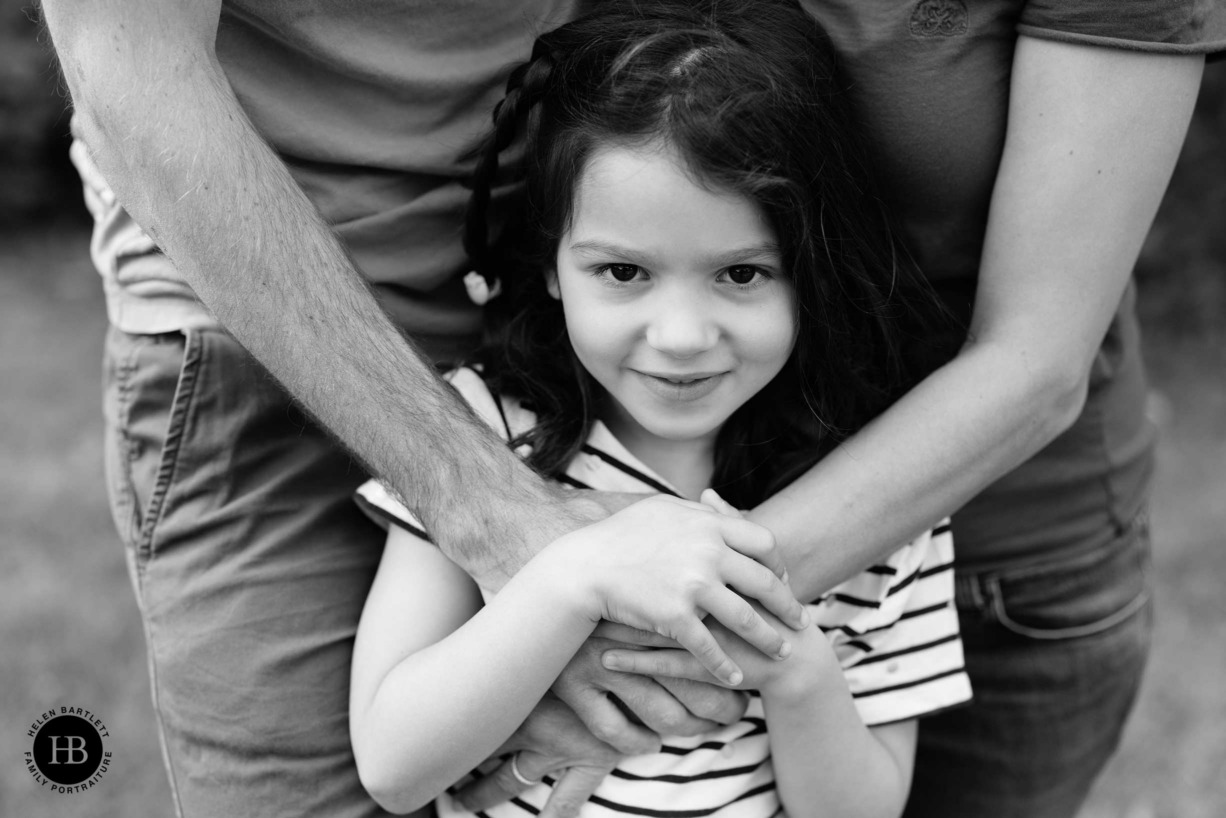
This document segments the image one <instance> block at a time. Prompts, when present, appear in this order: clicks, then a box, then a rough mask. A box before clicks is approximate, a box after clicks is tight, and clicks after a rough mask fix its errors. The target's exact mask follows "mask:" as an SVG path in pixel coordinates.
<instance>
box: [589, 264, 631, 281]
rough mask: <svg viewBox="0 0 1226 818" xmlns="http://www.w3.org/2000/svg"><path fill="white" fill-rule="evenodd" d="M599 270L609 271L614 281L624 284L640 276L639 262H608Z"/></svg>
mask: <svg viewBox="0 0 1226 818" xmlns="http://www.w3.org/2000/svg"><path fill="white" fill-rule="evenodd" d="M599 272H601V273H608V274H609V275H610V276H612V278H613V280H614V281H620V282H622V283H623V284H624V283H626V282H629V281H633V280H634V279H635V278H637V277H638V274H639V266H638V265H637V264H606V265H605V266H603V267H601V268H600V270H599Z"/></svg>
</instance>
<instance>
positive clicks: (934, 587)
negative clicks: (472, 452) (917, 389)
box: [359, 370, 970, 818]
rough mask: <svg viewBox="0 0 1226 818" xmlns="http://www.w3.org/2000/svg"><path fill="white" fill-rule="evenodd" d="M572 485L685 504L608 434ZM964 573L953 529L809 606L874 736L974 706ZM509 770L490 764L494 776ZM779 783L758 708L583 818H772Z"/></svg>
mask: <svg viewBox="0 0 1226 818" xmlns="http://www.w3.org/2000/svg"><path fill="white" fill-rule="evenodd" d="M450 380H451V382H452V384H453V385H454V386H455V387H456V389H457V390H458V391H459V392H460V394H461V395H463V396H464V397H465V398H466V399H467V400H468V401H469V402H470V403H471V404H472V405H473V407H474V410H475V411H476V412H477V414H478V415H479V416H481V417H482V418H483V419H485V421H486V422H487V423H489V424H490V425H491V427H492V428H494V429H495V431H497V432H498V433H499V435H500V436H501V437H502V438H503V439H504V440H512V439H514V438H516V437H517V436H519V435H521V434H523V433H524V432H525V431H527V430H529V429H530V428H531V425H532V423H533V417H532V414H531V413H530V412H527V411H526V410H524V409H523V407H522V406H520V405H519V404H518V403H517V402H515V401H512V400H501V401H500V400H496V399H495V398H494V397H493V396H492V395H491V394H490V393H489V390H488V389H486V388H485V384H484V382H483V381H481V379H480V376H478V375H477V374H476V373H474V372H472V370H460V371H459V372H458V373H456V374H455V375H453V376H452V377H451V378H450ZM562 482H564V483H565V484H567V485H570V486H572V487H578V488H593V489H597V490H600V491H617V492H631V493H646V494H653V493H658V492H661V491H665V492H668V493H670V494H676V492H675V490H674V489H673V488H672V487H671V486H670V485H669V484H668V482H667V481H665V480H664V479H663V478H661V477H660V476H659V475H657V474H655V473H654V472H652V471H651V469H650V468H648V467H647V466H646V465H645V464H643V463H642V462H641V461H639V460H638V459H637V458H635V457H634V456H633V455H632V454H630V452H629V451H627V450H626V449H625V447H624V446H622V445H621V443H620V442H619V441H618V440H617V439H616V438H615V437H614V436H613V435H612V433H610V432H609V430H608V429H607V428H606V427H605V426H604V424H603V423H600V422H597V423H596V424H594V425H593V428H592V432H591V434H590V435H589V437H588V441H587V443H586V444H585V445H584V446H583V448H582V451H580V452H579V454H577V455H576V456H575V458H574V460H573V461H572V462H571V464H570V466H569V467H568V468H567V471H566V475H565V477H564V479H563V481H562ZM359 495H360V497H361V502H362V506H363V508H366V509H367V511H368V512H369V513H371V514H372V515H373V516H376V517H378V518H380V519H390V520H393V521H395V522H397V523H398V524H400V525H403V526H405V527H410V530H413V529H417V531H420V528H421V527H420V524H419V523H418V522H417V520H416V519H415V518H413V516H412V515H411V514H410V513H409V512H408V511H407V509H405V508H404V506H403V505H401V504H400V503H399V502H397V501H396V499H395V498H394V497H392V495H391V494H390V493H389V492H387V491H386V489H384V488H383V487H382V486H380V485H379V484H378V483H375V482H373V481H372V482H371V483H367V484H366V485H364V486H363V487H362V488H361V489H359ZM421 535H422V536H425V533H424V532H421ZM952 567H953V540H952V536H951V534H950V528H949V525H948V523H942V524H941V525H939V526H937V527H936V528H935V529H934V530H933V531H931V532H929V533H928V534H925V535H923V536H921V537H918V538H916V539H915V540H914V541H912V542H910V543H908V544H907V545H905V546H903V547H902V548H900V549H899V550H898V551H896V552H894V553H893V554H891V555H890V557H889V558H888V559H886V560H883V561H881V562H880V563H878V564H877V565H874V566H872V567H871V568H869V569H867V570H865V571H864V572H862V573H860V574H858V575H856V576H854V577H852V578H851V579H849V580H847V581H846V582H844V583H842V584H840V585H839V586H837V587H835V588H833V589H831V591H830V592H829V593H827V594H825V595H824V596H823V597H822V598H821V599H819V600H816V601H815V602H814V603H813V604H811V605H809V611H810V615H811V617H812V618H813V620H814V622H816V624H817V626H818V627H820V628H821V629H822V631H823V632H824V633H825V634H826V636H827V638H828V639H829V640H830V642H831V644H832V645H833V646H834V650H835V653H836V655H837V656H838V658H839V661H840V663H841V664H842V667H843V670H844V674H845V676H846V679H847V684H848V688H849V689H850V691H851V695H852V700H853V702H854V703H855V706H856V708H857V710H858V711H859V713H860V715H861V717H862V718H863V719H864V721H865V723H866V724H869V725H879V724H889V723H893V722H897V721H903V720H906V719H911V718H916V717H919V716H923V715H927V714H931V713H936V712H939V711H942V710H946V709H949V708H950V707H954V706H957V705H959V704H962V703H964V702H966V701H968V700H969V699H970V683H969V681H968V680H967V677H966V673H965V670H964V667H963V658H962V643H961V640H960V639H959V636H958V618H957V613H956V611H955V610H954V607H953V579H954V576H953V570H952ZM497 765H498V762H497V761H494V762H489V763H487V765H484V766H483V770H482V771H484V772H486V773H488V772H489V771H490V770H492V769H495V768H496V767H497ZM482 771H478V772H476V773H475V774H476V775H480V774H482ZM773 780H774V774H773V771H772V768H771V764H770V753H769V745H768V743H767V736H766V729H765V719H764V714H763V709H762V702H761V699H760V697H758V696H753V697H752V698H751V700H750V705H749V710H748V712H747V713H746V715H745V717H744V718H742V719H741V720H740V721H738V722H736V723H735V724H732V725H728V726H725V727H721V728H719V729H718V730H715V731H712V732H711V733H706V734H703V735H701V736H695V737H687V738H679V737H669V738H667V739H666V740H665V742H664V747H663V748H662V749H661V751H660V752H658V753H652V754H649V755H642V756H635V757H633V758H628V759H625V760H624V761H623V762H622V763H621V765H619V767H618V769H617V770H616V771H614V773H613V774H612V775H610V776H609V777H608V778H606V779H605V781H604V783H603V784H602V785H601V786H600V788H599V789H598V790H597V792H596V794H595V796H593V798H592V799H591V800H590V801H589V802H588V803H587V804H586V805H585V806H584V808H583V811H582V816H583V818H628V816H648V818H707V816H717V818H770V816H774V815H775V814H776V813H778V812H779V811H780V804H779V799H778V797H777V795H776V793H775V789H774V785H773ZM697 782H701V783H700V784H699V783H697ZM552 783H553V782H552V780H551V779H546V781H544V782H542V783H541V784H539V785H537V786H535V787H532V788H530V789H529V790H527V791H526V792H524V793H522V794H521V795H520V796H519V797H518V798H516V799H514V800H512V801H509V802H507V803H504V804H501V805H498V806H496V807H493V808H491V809H488V810H485V811H483V812H481V813H477V816H478V818H526V816H532V815H536V814H538V813H539V812H540V810H541V809H542V808H543V807H544V805H545V802H546V800H547V799H548V797H549V792H550V785H551V784H552ZM438 808H439V816H440V818H458V816H469V815H472V813H469V812H467V811H465V810H463V809H461V808H460V807H459V806H458V805H457V804H456V803H455V802H454V801H453V800H452V799H451V798H450V797H449V796H443V797H442V798H440V800H439V804H438Z"/></svg>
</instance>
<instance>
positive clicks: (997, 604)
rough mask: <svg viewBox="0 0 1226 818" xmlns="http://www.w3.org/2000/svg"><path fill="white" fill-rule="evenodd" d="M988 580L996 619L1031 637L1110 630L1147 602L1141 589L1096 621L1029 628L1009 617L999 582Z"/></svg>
mask: <svg viewBox="0 0 1226 818" xmlns="http://www.w3.org/2000/svg"><path fill="white" fill-rule="evenodd" d="M990 582H991V589H992V611H993V612H994V613H995V614H996V621H997V622H999V623H1000V625H1001V626H1002V627H1003V628H1005V629H1006V630H1008V631H1011V632H1013V633H1016V634H1018V635H1019V636H1027V637H1030V638H1031V639H1052V640H1055V639H1077V638H1080V637H1082V636H1093V635H1094V634H1096V633H1102V632H1103V631H1106V630H1110V629H1111V628H1113V627H1115V626H1116V625H1118V624H1120V623H1121V622H1124V621H1125V620H1127V619H1129V618H1130V617H1132V616H1133V615H1134V614H1136V613H1137V612H1138V611H1140V610H1141V609H1142V608H1144V607H1145V605H1146V604H1147V603H1148V602H1149V590H1148V589H1142V590H1141V592H1140V593H1138V594H1137V596H1136V597H1134V598H1133V599H1132V601H1131V602H1129V603H1128V604H1127V605H1125V606H1124V607H1123V608H1120V609H1119V610H1118V611H1116V612H1115V613H1113V614H1110V615H1109V616H1107V617H1105V618H1103V619H1099V620H1098V621H1096V622H1090V623H1087V624H1085V625H1072V626H1070V627H1067V628H1031V627H1029V626H1027V625H1022V624H1020V623H1018V622H1015V621H1013V619H1011V618H1010V617H1009V614H1007V613H1006V612H1005V604H1004V595H1003V594H1001V592H1000V584H999V582H997V581H996V580H995V579H993V580H991V581H990Z"/></svg>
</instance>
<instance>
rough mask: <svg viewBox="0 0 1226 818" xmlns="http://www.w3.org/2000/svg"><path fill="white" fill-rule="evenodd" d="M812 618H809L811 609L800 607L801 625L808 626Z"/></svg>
mask: <svg viewBox="0 0 1226 818" xmlns="http://www.w3.org/2000/svg"><path fill="white" fill-rule="evenodd" d="M811 621H812V620H810V619H809V609H808V608H805V607H803V606H802V607H801V609H800V627H802V628H807V627H809V623H810V622H811Z"/></svg>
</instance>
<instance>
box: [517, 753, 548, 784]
mask: <svg viewBox="0 0 1226 818" xmlns="http://www.w3.org/2000/svg"><path fill="white" fill-rule="evenodd" d="M511 775H512V776H514V778H515V780H516V781H518V782H519V783H521V784H523V785H524V786H525V787H534V786H536V785H537V784H539V783H541V782H540V780H539V779H538V780H536V781H533V780H532V779H531V778H528V777H527V776H526V775H524V774H523V773H521V772H520V771H519V753H514V754H512V755H511Z"/></svg>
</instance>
